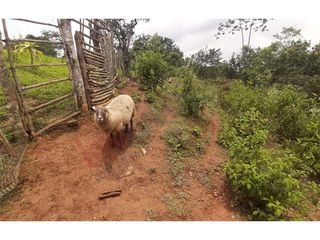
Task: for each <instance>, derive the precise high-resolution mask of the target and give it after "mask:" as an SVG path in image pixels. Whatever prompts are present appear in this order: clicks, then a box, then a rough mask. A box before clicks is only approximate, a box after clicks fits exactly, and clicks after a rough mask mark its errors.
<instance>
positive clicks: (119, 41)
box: [111, 19, 149, 75]
mask: <svg viewBox="0 0 320 240" xmlns="http://www.w3.org/2000/svg"><path fill="white" fill-rule="evenodd" d="M139 21H145V22H148V21H149V19H133V20H130V21H128V20H125V19H112V20H111V30H112V32H113V33H114V37H115V43H116V47H117V48H118V51H119V52H120V54H119V55H120V58H121V61H122V65H123V66H122V68H123V71H124V73H125V74H126V75H127V74H128V73H129V66H130V54H129V47H130V45H131V42H132V37H133V35H134V29H135V27H136V25H137V24H138V22H139Z"/></svg>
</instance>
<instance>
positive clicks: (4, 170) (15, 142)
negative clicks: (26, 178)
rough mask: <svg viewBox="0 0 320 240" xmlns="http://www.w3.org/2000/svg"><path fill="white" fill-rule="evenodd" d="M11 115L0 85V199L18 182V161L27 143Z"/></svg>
mask: <svg viewBox="0 0 320 240" xmlns="http://www.w3.org/2000/svg"><path fill="white" fill-rule="evenodd" d="M13 117H14V116H12V114H11V113H10V111H9V109H8V104H7V102H6V99H5V95H4V91H3V87H0V134H1V139H0V201H1V200H2V199H3V198H4V197H5V196H6V194H7V193H9V192H10V191H12V190H13V189H14V188H15V187H16V185H17V183H18V176H19V168H20V162H21V159H22V156H23V153H24V151H25V149H26V145H27V141H26V138H25V134H24V133H23V129H22V128H20V129H19V126H16V125H14V124H13V123H12V122H11V121H12V119H14V118H13ZM6 141H7V144H8V146H10V147H11V149H10V148H9V149H8V146H7V145H6ZM10 150H11V151H12V152H11V151H10Z"/></svg>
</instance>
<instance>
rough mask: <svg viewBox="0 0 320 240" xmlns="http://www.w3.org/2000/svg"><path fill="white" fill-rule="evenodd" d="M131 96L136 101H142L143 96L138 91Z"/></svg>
mask: <svg viewBox="0 0 320 240" xmlns="http://www.w3.org/2000/svg"><path fill="white" fill-rule="evenodd" d="M131 97H132V99H133V101H134V102H135V103H137V102H141V97H140V95H139V94H138V93H136V92H134V93H133V94H132V95H131Z"/></svg>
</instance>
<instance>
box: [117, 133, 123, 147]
mask: <svg viewBox="0 0 320 240" xmlns="http://www.w3.org/2000/svg"><path fill="white" fill-rule="evenodd" d="M118 138H119V142H120V148H121V149H122V150H123V149H124V147H123V138H122V136H121V131H118Z"/></svg>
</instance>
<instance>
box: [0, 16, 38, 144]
mask: <svg viewBox="0 0 320 240" xmlns="http://www.w3.org/2000/svg"><path fill="white" fill-rule="evenodd" d="M2 26H3V31H4V35H5V37H6V39H5V41H6V48H7V51H8V59H9V64H10V70H11V73H12V82H11V83H12V86H13V88H14V93H15V97H16V100H17V105H18V108H19V114H20V117H21V120H22V124H23V127H24V129H25V131H26V133H27V134H28V136H29V138H32V137H33V135H34V128H33V124H32V121H31V117H30V115H29V114H28V112H27V110H26V108H25V105H24V100H23V94H22V89H21V86H20V83H19V82H18V77H17V74H16V69H15V66H14V63H13V51H12V48H11V46H10V39H9V34H8V30H7V25H6V21H5V19H2Z"/></svg>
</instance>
